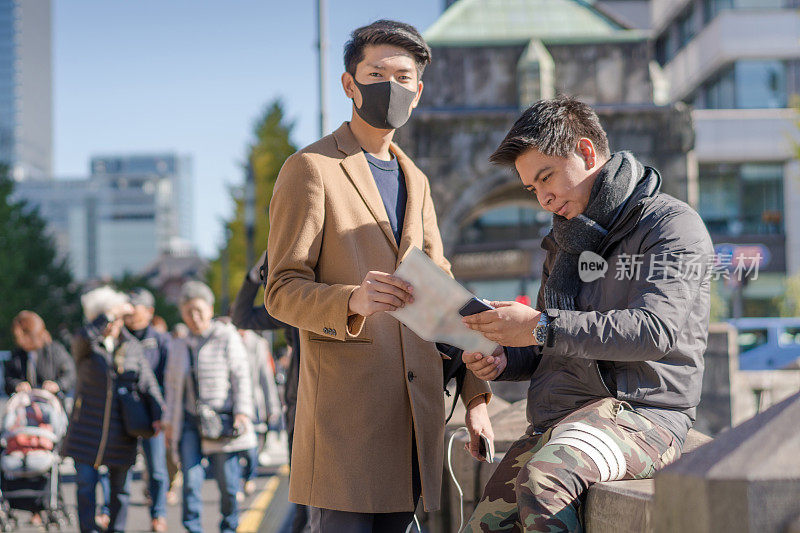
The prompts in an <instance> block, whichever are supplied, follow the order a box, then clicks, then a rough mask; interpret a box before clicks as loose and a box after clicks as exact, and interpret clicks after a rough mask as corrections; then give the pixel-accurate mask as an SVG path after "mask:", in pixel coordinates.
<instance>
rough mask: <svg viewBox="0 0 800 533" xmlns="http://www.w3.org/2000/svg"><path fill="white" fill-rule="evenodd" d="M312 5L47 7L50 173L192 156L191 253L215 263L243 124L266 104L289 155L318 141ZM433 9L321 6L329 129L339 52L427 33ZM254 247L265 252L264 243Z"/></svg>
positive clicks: (360, 2) (186, 2) (428, 5)
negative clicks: (364, 40) (359, 43)
mask: <svg viewBox="0 0 800 533" xmlns="http://www.w3.org/2000/svg"><path fill="white" fill-rule="evenodd" d="M315 6H316V1H315V0H294V1H292V0H289V1H286V0H260V1H257V0H230V1H224V2H223V1H222V0H216V1H212V0H169V1H166V2H165V1H163V0H137V1H136V2H121V1H120V2H117V1H109V0H54V1H53V33H54V35H53V69H54V72H53V75H54V76H53V78H54V87H53V103H54V139H53V142H54V150H55V152H54V156H55V157H54V161H55V164H54V167H55V168H54V170H55V174H56V176H57V177H81V176H86V175H87V174H88V167H89V158H90V157H91V156H92V155H103V154H124V153H141V152H164V151H177V152H178V153H180V154H186V155H190V156H191V157H192V158H193V167H194V169H193V174H194V180H195V181H194V183H195V191H194V206H195V207H194V211H195V212H194V231H195V239H194V241H195V244H196V245H197V246H198V248H199V250H200V252H201V254H203V255H205V256H212V255H215V253H216V252H215V251H216V246H217V245H218V244H219V242H220V239H221V222H220V221H221V219H222V217H225V216H227V215H228V214H229V212H230V208H231V202H230V199H229V195H228V192H227V184H238V183H240V182H241V180H242V173H241V170H240V164H241V162H242V161H243V159H244V155H245V149H246V145H247V143H248V141H249V139H250V138H251V130H252V125H253V121H254V120H255V119H256V117H257V116H258V115H259V114H260V112H261V110H262V109H263V108H264V106H265V105H266V104H267V103H268V102H271V101H272V100H273V99H275V98H280V99H282V100H283V102H284V104H285V109H286V111H287V113H288V115H289V116H290V117H291V118H292V119H294V120H295V122H296V127H295V130H294V138H293V140H294V141H295V143H297V144H298V145H300V146H303V145H306V144H309V143H311V142H313V141H314V140H315V139H316V138H317V137H318V126H317V121H318V118H317V117H318V107H317V63H316V61H317V60H316V49H315V39H316V33H315V32H316V26H315V25H316V19H315V16H316V15H315ZM442 6H443V0H404V1H402V2H397V1H391V0H328V10H327V11H328V13H327V15H328V17H327V18H328V44H329V52H328V62H327V74H328V83H327V87H326V90H327V95H328V102H329V128H331V129H333V128H335V127H336V126H338V125H339V124H340V123H341V122H342V121H344V120H346V119H348V118H349V114H350V101H349V100H347V99H346V98H345V97H344V95H343V93H342V91H341V85H340V82H339V77H340V76H341V73H342V70H343V68H342V59H341V54H342V47H343V45H344V43H345V41H346V40H347V37H348V35H349V32H350V31H352V30H353V29H354V28H356V27H358V26H361V25H363V24H367V23H369V22H371V21H373V20H376V19H379V18H394V19H397V20H402V21H404V22H408V23H411V24H414V25H415V26H417V27H418V28H419V29H420V30H421V31H424V30H425V29H426V28H428V27H429V26H430V25H431V24H432V23H433V22H434V21H435V20H436V18H437V17H438V16H439V15H440V14H441V12H442ZM265 244H266V243H265Z"/></svg>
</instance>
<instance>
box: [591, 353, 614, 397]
mask: <svg viewBox="0 0 800 533" xmlns="http://www.w3.org/2000/svg"><path fill="white" fill-rule="evenodd" d="M594 369H595V370H597V377H598V378H600V383H602V384H603V388H604V389H606V392H607V393H608V395H609V396H610V397H612V398H615V399H616V396H615V395H614V394H612V393H611V389H609V388H608V385H606V380H604V379H603V373H602V372H600V365H599V364H598V363H597V361H594Z"/></svg>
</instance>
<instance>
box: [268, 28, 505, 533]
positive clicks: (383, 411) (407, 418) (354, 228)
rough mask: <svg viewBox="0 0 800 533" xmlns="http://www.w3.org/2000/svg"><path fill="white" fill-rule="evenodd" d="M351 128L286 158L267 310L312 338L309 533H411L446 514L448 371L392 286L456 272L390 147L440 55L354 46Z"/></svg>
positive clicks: (305, 430) (475, 403)
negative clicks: (400, 271) (421, 271)
mask: <svg viewBox="0 0 800 533" xmlns="http://www.w3.org/2000/svg"><path fill="white" fill-rule="evenodd" d="M344 62H345V68H346V72H345V73H344V74H343V75H342V86H343V88H344V91H345V94H346V95H347V97H348V98H350V99H352V100H353V115H352V119H351V121H350V122H346V123H344V124H342V126H341V127H339V129H338V130H336V131H335V132H334V133H333V134H332V135H328V136H327V137H324V138H322V139H320V140H319V141H317V142H316V143H314V144H312V145H310V146H308V147H306V148H304V149H302V150H300V151H299V152H297V153H295V154H294V155H292V156H291V157H290V158H289V159H287V160H286V163H285V164H284V166H283V169H282V170H281V172H280V175H279V176H278V181H277V184H276V186H275V192H274V195H273V197H272V202H271V203H270V209H269V218H270V236H269V245H268V255H269V265H270V268H269V276H268V279H267V287H266V291H265V304H266V306H267V309H268V311H269V312H270V314H272V315H273V316H274V317H275V318H277V319H278V320H281V321H283V322H286V323H287V324H291V325H293V326H296V327H298V328H299V329H300V330H301V332H300V333H301V351H302V353H303V357H302V359H301V368H300V387H299V392H298V400H297V420H296V427H295V440H294V449H293V457H292V475H291V481H290V489H289V498H290V499H291V500H292V501H293V502H296V503H300V504H304V505H308V506H310V507H311V522H312V530H314V531H335V532H337V533H339V532H350V531H352V532H369V531H376V532H377V531H380V532H387V531H389V532H392V531H398V532H403V531H405V529H406V527H407V525H408V524H409V523H410V521H411V520H412V518H413V516H412V515H413V512H414V509H415V508H416V505H417V502H418V500H419V497H420V494H421V495H422V498H423V501H424V505H425V509H427V510H435V509H437V508H438V507H439V494H440V491H441V484H442V463H443V452H444V450H443V448H444V419H445V408H444V396H443V393H442V380H443V378H442V358H441V355H440V354H439V352H438V351H437V350H436V347H435V345H434V344H433V343H430V342H427V341H424V340H422V339H420V338H419V337H417V336H416V335H415V334H414V333H412V332H411V331H410V330H409V329H407V328H406V327H405V326H403V325H401V324H400V323H399V322H398V321H397V320H395V319H394V318H392V317H391V316H389V315H388V314H386V313H385V311H391V310H394V309H397V308H399V307H402V306H404V305H405V304H406V303H408V302H411V301H412V299H413V288H412V287H410V286H409V285H408V284H407V283H405V282H404V281H402V280H400V279H398V278H395V277H394V276H392V275H390V274H389V273H391V272H394V270H395V269H396V268H397V266H398V265H399V263H400V261H401V260H402V259H403V258H404V257H405V255H406V254H407V253H408V251H409V250H410V249H411V248H412V247H414V246H416V247H418V248H420V249H422V250H423V251H424V252H425V253H426V254H428V256H430V257H431V259H433V261H435V262H436V263H437V264H438V265H439V266H441V268H442V269H443V270H445V271H447V272H448V273H449V272H450V264H449V263H448V262H447V260H446V259H445V258H444V255H443V251H442V242H441V237H440V235H439V229H438V227H437V223H436V213H435V211H434V207H433V201H432V200H431V194H430V186H429V184H428V179H427V178H426V177H425V175H424V174H423V173H422V172H421V171H420V170H419V169H418V168H417V167H416V166H415V165H414V163H413V162H412V161H411V159H409V158H408V156H406V155H405V154H404V153H403V152H402V151H401V150H400V149H399V148H398V147H397V146H396V145H395V144H393V143H392V137H393V136H394V131H395V129H396V128H398V127H400V126H402V125H403V124H404V123H405V122H406V121H407V120H408V117H409V116H410V114H411V110H412V109H413V108H414V107H416V105H417V103H418V101H419V98H420V95H421V94H422V81H421V76H422V71H423V70H424V68H425V66H426V65H427V64H428V63H430V48H428V45H427V44H426V43H425V41H424V40H423V39H422V37H421V36H420V34H419V33H418V32H417V30H416V29H415V28H413V27H412V26H409V25H407V24H402V23H399V22H393V21H386V20H381V21H377V22H375V23H373V24H370V25H369V26H365V27H363V28H359V29H357V30H355V31H354V32H353V33H352V36H351V40H350V41H349V42H348V43H347V44H346V45H345V53H344ZM489 397H490V392H489V388H488V387H486V386H485V385H484V384H483V383H482V382H480V380H478V379H477V378H475V377H474V376H473V375H472V374H471V373H469V372H468V373H467V377H466V378H465V383H464V386H463V391H462V394H461V398H462V401H463V402H464V403H465V405H466V406H467V417H466V424H467V427H468V429H469V430H470V436H471V442H470V448H471V451H472V452H473V455H476V456H477V449H478V441H479V435H480V434H481V433H483V434H484V435H486V436H487V437H489V438H490V439H491V438H492V437H493V435H492V430H491V424H490V422H489V418H488V415H487V412H486V402H487V401H488V400H489Z"/></svg>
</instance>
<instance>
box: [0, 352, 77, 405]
mask: <svg viewBox="0 0 800 533" xmlns="http://www.w3.org/2000/svg"><path fill="white" fill-rule="evenodd" d="M3 366H4V368H5V376H6V394H8V395H9V396H11V395H12V394H14V391H16V389H17V385H19V384H20V383H22V382H23V381H28V382H30V383H31V386H32V387H33V388H34V389H41V388H42V384H43V383H44V382H45V381H53V382H55V383H56V384H57V385H58V387H59V388H60V389H61V393H63V394H70V393H72V388H73V387H74V386H75V364H74V363H73V362H72V359H71V358H70V356H69V354H68V353H67V350H65V349H64V347H63V346H62V345H61V344H60V343H58V342H51V343H50V344H48V345H46V346H45V347H44V348H42V349H41V350H37V351H36V364H35V365H33V367H34V368H33V369H32V370H33V375H32V376H31V375H28V370H29V369H28V352H26V351H25V350H23V349H22V348H14V349H13V350H12V351H11V358H10V359H8V360H7V361H5V362H4V363H3Z"/></svg>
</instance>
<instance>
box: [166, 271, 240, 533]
mask: <svg viewBox="0 0 800 533" xmlns="http://www.w3.org/2000/svg"><path fill="white" fill-rule="evenodd" d="M180 308H181V317H182V318H183V321H184V322H185V323H186V325H187V326H188V328H189V330H190V332H191V333H190V335H189V336H188V337H187V338H186V339H184V340H181V341H179V340H175V341H173V342H174V349H173V350H170V353H169V359H168V360H167V369H166V373H165V390H166V410H165V414H164V433H165V436H166V438H167V440H168V441H169V442H171V444H172V446H171V448H172V449H173V450H177V451H178V452H179V454H180V462H181V469H182V472H183V526H184V528H186V530H187V531H189V532H191V533H201V532H202V516H201V514H202V510H203V499H202V494H201V492H202V488H203V482H204V480H205V477H206V474H205V469H204V468H203V463H202V459H203V457H207V458H208V460H209V463H210V466H211V470H212V472H213V475H214V478H215V479H216V481H217V486H218V487H219V492H220V500H219V504H220V513H221V514H222V518H221V520H220V524H219V530H220V532H221V533H233V532H234V531H236V528H237V527H238V525H239V508H238V506H237V503H236V495H237V493H238V492H239V485H240V480H241V469H240V466H239V455H238V452H240V451H242V450H248V449H250V448H253V447H254V446H255V445H256V435H255V432H254V431H253V423H252V419H253V393H252V383H251V380H250V374H249V366H248V362H247V352H246V351H245V347H244V344H243V343H242V338H241V337H240V336H239V333H238V332H237V331H236V329H235V328H234V327H233V326H232V325H231V324H227V323H225V322H223V321H222V320H215V319H214V318H213V315H214V293H213V292H211V289H210V288H209V287H208V285H206V284H205V283H202V282H200V281H187V282H186V283H184V284H183V287H181V293H180ZM209 412H211V413H213V412H216V413H217V415H218V417H219V422H218V425H219V424H222V419H221V417H222V416H225V418H226V420H230V419H231V418H232V421H233V427H234V428H235V429H236V431H232V432H231V431H226V433H229V435H227V436H220V435H219V434H216V435H209V434H207V433H204V432H203V426H202V424H201V417H202V416H203V415H204V413H205V414H208V413H209ZM208 418H209V417H206V419H207V420H208ZM210 418H212V419H213V418H215V417H210Z"/></svg>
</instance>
